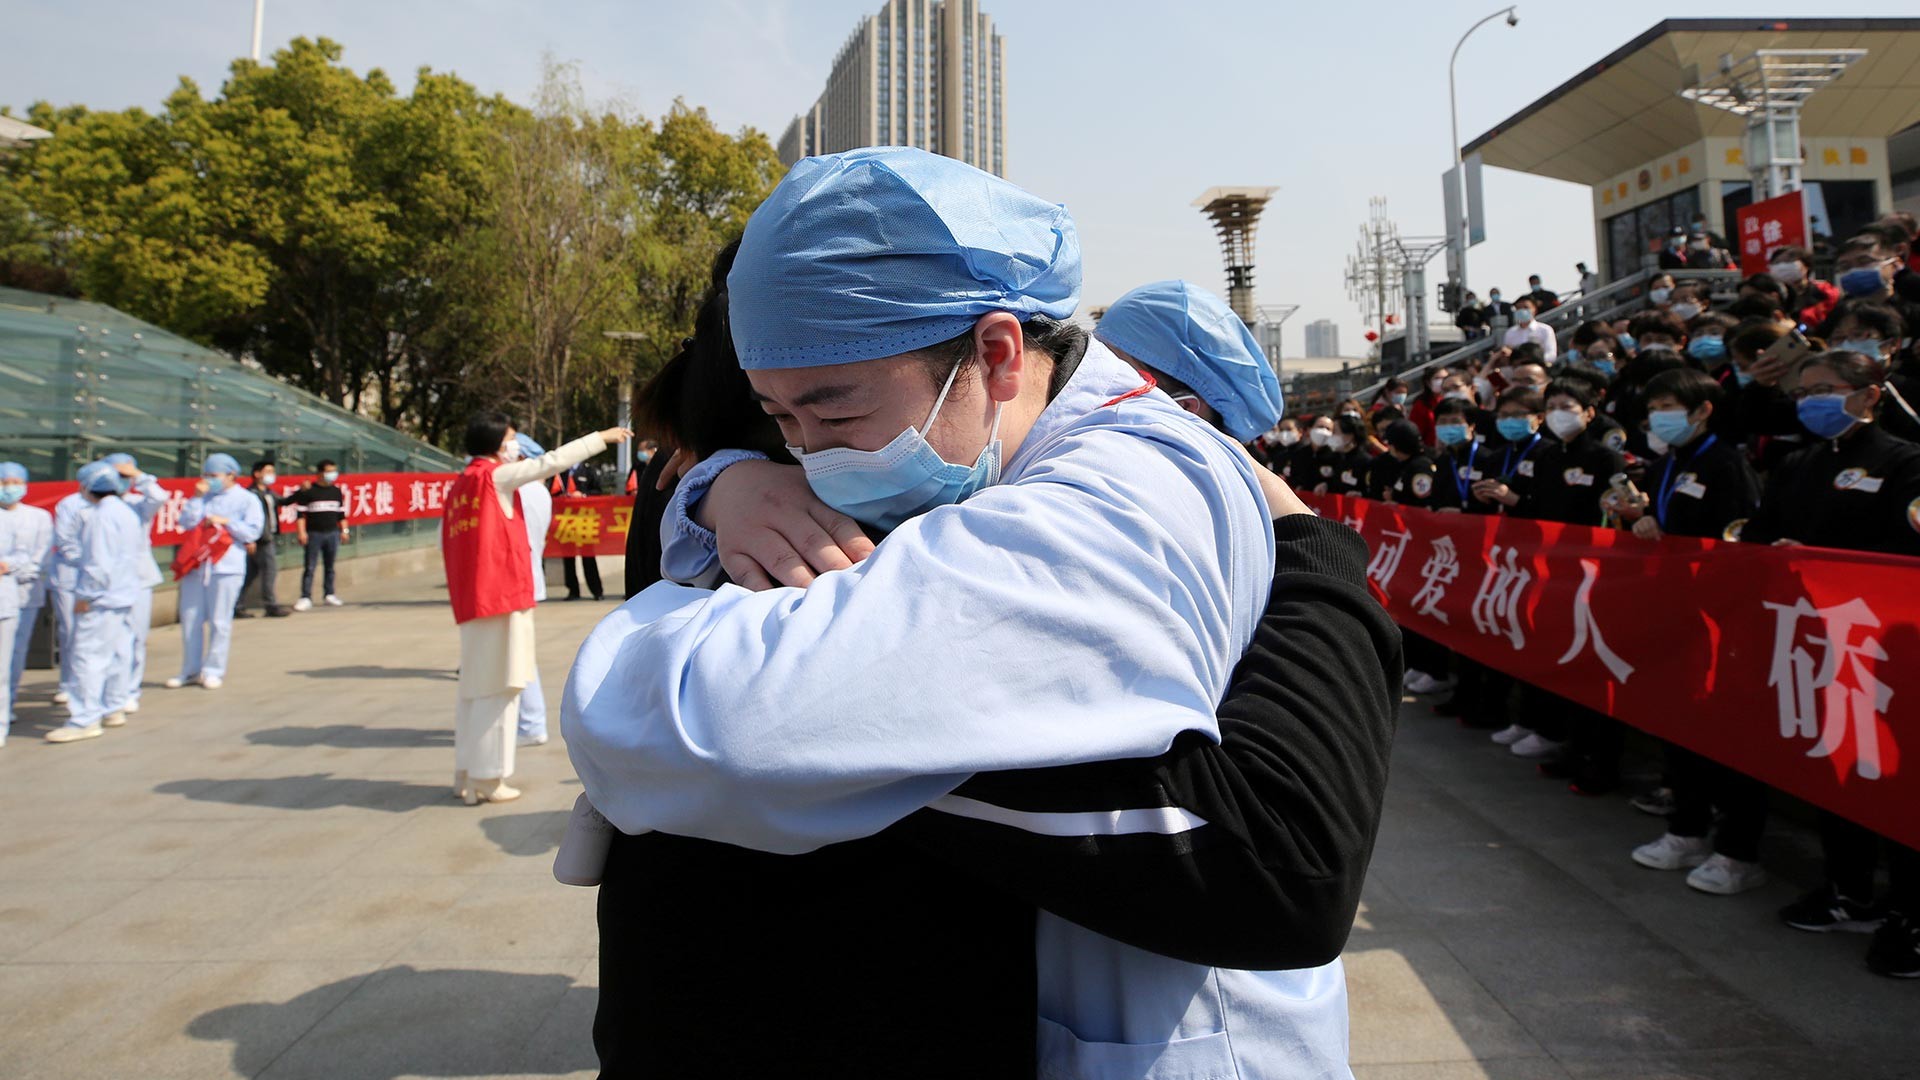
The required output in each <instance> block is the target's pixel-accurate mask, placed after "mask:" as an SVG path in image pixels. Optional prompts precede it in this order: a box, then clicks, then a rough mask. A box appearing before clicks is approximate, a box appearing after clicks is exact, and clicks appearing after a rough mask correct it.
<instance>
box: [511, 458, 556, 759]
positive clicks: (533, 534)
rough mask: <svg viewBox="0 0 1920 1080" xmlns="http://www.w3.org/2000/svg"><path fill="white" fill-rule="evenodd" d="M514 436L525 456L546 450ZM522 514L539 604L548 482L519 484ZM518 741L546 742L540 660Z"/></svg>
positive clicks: (523, 695)
mask: <svg viewBox="0 0 1920 1080" xmlns="http://www.w3.org/2000/svg"><path fill="white" fill-rule="evenodd" d="M514 439H515V441H517V442H518V443H519V444H520V457H521V458H522V459H525V458H537V457H539V456H540V455H542V454H544V453H546V452H547V451H546V449H545V448H544V447H542V446H541V445H540V444H539V443H537V442H534V441H533V440H532V439H530V438H528V437H527V434H526V433H525V432H516V433H515V435H514ZM520 516H521V517H522V518H525V519H526V523H527V547H529V548H531V549H532V554H533V602H534V603H535V604H538V603H540V602H541V601H542V600H545V599H546V598H547V560H546V551H547V529H548V527H549V526H551V525H552V524H553V492H551V491H548V490H547V484H546V481H544V480H543V481H541V482H539V483H527V484H521V485H520ZM518 742H519V744H520V745H521V746H545V745H547V694H546V690H545V689H544V688H543V687H541V685H540V665H539V664H538V663H537V662H536V663H535V664H534V666H533V677H532V678H530V679H528V680H527V687H526V689H524V690H522V691H520V725H519V736H518Z"/></svg>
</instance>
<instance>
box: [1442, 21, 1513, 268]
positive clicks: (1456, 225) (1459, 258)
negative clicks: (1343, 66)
mask: <svg viewBox="0 0 1920 1080" xmlns="http://www.w3.org/2000/svg"><path fill="white" fill-rule="evenodd" d="M1518 12H1519V8H1518V7H1507V8H1502V9H1500V10H1499V11H1496V12H1494V13H1493V14H1491V15H1489V16H1487V17H1486V18H1484V19H1481V20H1480V21H1479V22H1477V23H1474V24H1473V25H1472V26H1470V27H1468V28H1467V32H1466V33H1464V34H1461V35H1460V41H1459V43H1458V44H1456V45H1454V47H1453V56H1451V57H1450V58H1448V60H1447V110H1448V111H1449V112H1450V113H1452V114H1453V175H1454V181H1453V182H1454V183H1455V184H1458V185H1460V187H1459V188H1457V189H1456V190H1455V194H1456V196H1457V197H1458V199H1459V206H1460V213H1461V214H1462V215H1465V214H1466V212H1467V193H1466V190H1465V187H1466V182H1467V175H1466V169H1464V168H1462V162H1461V157H1460V99H1459V96H1458V95H1457V94H1455V93H1454V89H1453V69H1454V66H1455V65H1456V64H1458V63H1459V62H1460V46H1461V45H1465V44H1466V43H1467V39H1468V38H1470V37H1472V36H1473V32H1474V31H1475V30H1478V29H1480V28H1481V27H1483V26H1485V25H1487V24H1488V23H1490V22H1492V21H1493V20H1495V19H1497V18H1499V17H1500V16H1502V15H1505V16H1506V17H1507V25H1508V26H1519V25H1520V16H1519V14H1518ZM1464 232H1465V229H1464V228H1463V226H1462V225H1461V223H1460V222H1458V221H1449V222H1447V236H1448V238H1449V239H1457V240H1458V243H1459V245H1460V250H1459V251H1457V252H1455V253H1454V258H1455V260H1456V263H1455V265H1456V266H1458V267H1459V269H1460V291H1461V293H1462V294H1464V293H1465V292H1466V288H1467V245H1466V241H1465V239H1464V237H1463V236H1462V234H1463V233H1464Z"/></svg>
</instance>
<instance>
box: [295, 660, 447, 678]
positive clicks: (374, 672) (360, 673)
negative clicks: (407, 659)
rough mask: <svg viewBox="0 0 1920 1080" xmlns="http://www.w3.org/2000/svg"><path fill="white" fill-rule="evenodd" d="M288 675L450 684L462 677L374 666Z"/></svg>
mask: <svg viewBox="0 0 1920 1080" xmlns="http://www.w3.org/2000/svg"><path fill="white" fill-rule="evenodd" d="M287 674H289V675H304V676H306V677H307V678H309V679H444V680H446V681H448V682H452V681H453V680H455V679H458V678H459V677H460V676H459V675H458V674H457V673H456V672H455V671H454V670H453V669H451V668H414V667H406V668H400V667H379V666H377V665H373V664H362V665H358V666H352V667H330V668H308V669H307V670H305V671H289V672H287Z"/></svg>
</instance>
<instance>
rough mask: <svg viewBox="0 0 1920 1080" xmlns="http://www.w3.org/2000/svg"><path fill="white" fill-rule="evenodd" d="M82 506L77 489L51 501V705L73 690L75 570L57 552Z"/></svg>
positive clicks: (84, 503) (83, 499)
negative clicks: (55, 678)
mask: <svg viewBox="0 0 1920 1080" xmlns="http://www.w3.org/2000/svg"><path fill="white" fill-rule="evenodd" d="M89 464H91V462H89ZM81 468H83V469H84V468H86V466H85V465H83V466H81ZM86 506H87V496H86V494H85V493H84V492H80V491H75V492H73V493H71V494H69V495H66V496H64V497H63V498H61V500H60V501H59V502H57V503H54V504H53V562H52V563H51V565H50V566H49V569H48V572H47V598H48V599H49V600H51V601H52V602H53V647H54V652H55V653H56V654H57V655H58V657H59V660H60V684H59V689H57V690H55V691H54V694H53V703H54V704H55V705H66V704H69V703H70V702H71V700H72V689H73V687H72V683H73V580H74V576H75V574H76V573H77V570H76V568H75V567H74V565H73V564H72V563H70V562H68V561H67V559H66V557H65V556H64V555H62V554H60V552H61V550H62V545H61V538H62V537H66V538H67V539H69V540H71V539H72V534H73V530H75V529H77V528H79V526H80V519H79V516H78V515H79V513H80V511H81V510H83V509H85V508H86Z"/></svg>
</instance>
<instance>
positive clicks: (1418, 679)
mask: <svg viewBox="0 0 1920 1080" xmlns="http://www.w3.org/2000/svg"><path fill="white" fill-rule="evenodd" d="M1404 685H1405V687H1406V691H1407V693H1409V694H1431V693H1433V688H1434V686H1435V685H1437V683H1436V681H1435V679H1434V677H1433V676H1431V675H1429V674H1427V673H1426V672H1424V671H1409V672H1407V681H1406V683H1405V684H1404Z"/></svg>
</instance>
